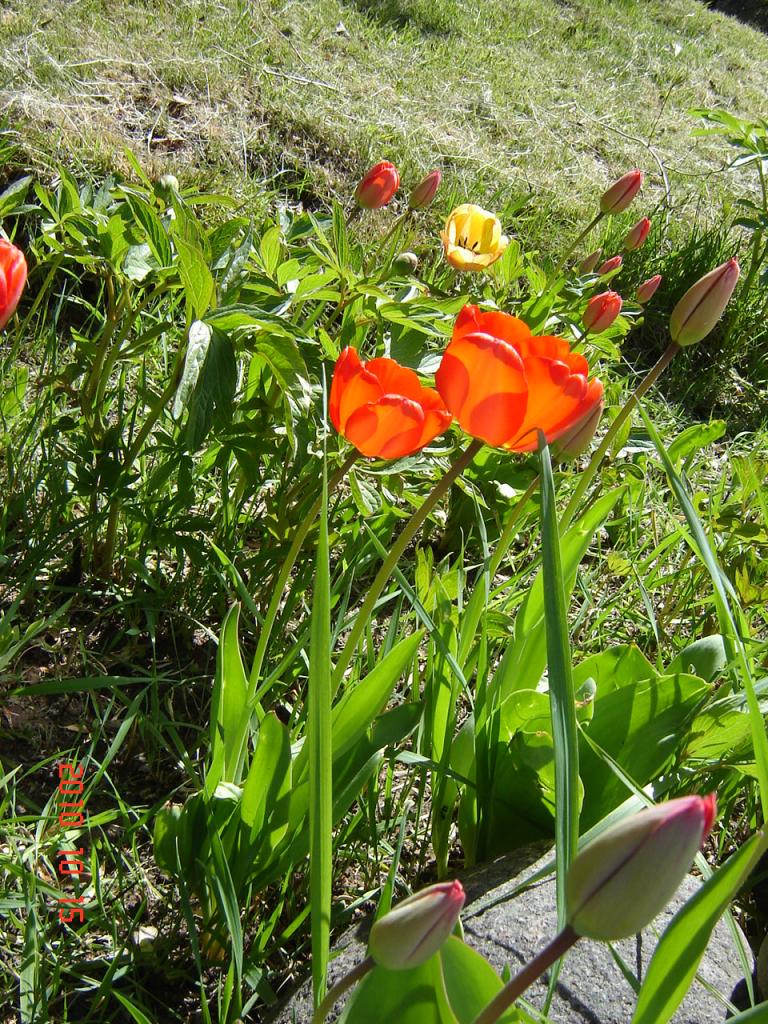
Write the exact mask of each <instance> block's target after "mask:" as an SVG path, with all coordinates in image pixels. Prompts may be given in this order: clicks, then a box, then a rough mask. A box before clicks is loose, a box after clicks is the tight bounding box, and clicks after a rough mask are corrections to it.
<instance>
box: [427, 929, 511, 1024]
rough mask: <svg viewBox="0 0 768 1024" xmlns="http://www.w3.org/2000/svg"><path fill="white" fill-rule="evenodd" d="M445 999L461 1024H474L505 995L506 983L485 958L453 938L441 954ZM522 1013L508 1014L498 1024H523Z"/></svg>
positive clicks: (504, 1014) (444, 946)
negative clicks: (504, 986) (488, 1006)
mask: <svg viewBox="0 0 768 1024" xmlns="http://www.w3.org/2000/svg"><path fill="white" fill-rule="evenodd" d="M438 956H439V958H440V964H441V967H442V974H443V984H444V988H445V995H446V999H447V1001H448V1005H449V1006H450V1008H451V1011H452V1013H453V1015H454V1017H455V1018H456V1020H457V1021H458V1024H472V1022H473V1021H474V1019H475V1017H477V1015H478V1014H479V1013H480V1011H481V1010H482V1009H483V1008H484V1007H485V1006H487V1005H488V1003H490V1001H491V1000H492V999H493V998H495V996H496V995H497V994H498V992H500V991H501V988H502V981H501V978H500V977H499V976H498V974H497V973H496V971H494V969H493V968H492V967H491V965H490V964H489V963H488V961H487V960H486V959H485V957H483V956H481V955H480V953H477V952H476V951H475V950H474V949H472V948H471V947H470V946H468V945H467V944H466V943H465V942H462V941H461V940H460V939H458V938H456V936H455V935H451V936H450V937H449V938H448V939H447V940H446V942H445V944H444V945H443V946H442V947H441V949H440V952H439V953H438ZM522 1020H523V1017H522V1016H521V1014H520V1012H519V1011H518V1010H516V1009H514V1008H511V1009H509V1010H506V1011H505V1012H504V1013H503V1014H502V1015H501V1016H500V1017H498V1018H497V1021H498V1024H514V1022H516V1021H522Z"/></svg>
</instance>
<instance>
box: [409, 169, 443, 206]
mask: <svg viewBox="0 0 768 1024" xmlns="http://www.w3.org/2000/svg"><path fill="white" fill-rule="evenodd" d="M442 178H443V175H442V174H441V172H440V171H430V172H429V174H428V175H427V176H426V178H422V180H421V181H420V182H419V184H418V185H417V186H416V187H415V188H414V190H413V192H411V195H410V198H409V199H408V209H409V210H423V209H425V208H426V207H427V206H429V204H430V203H431V202H432V200H433V199H434V198H435V195H436V194H437V190H438V189H439V188H440V182H441V181H442Z"/></svg>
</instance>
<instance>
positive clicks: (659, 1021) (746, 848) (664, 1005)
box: [632, 832, 768, 1024]
mask: <svg viewBox="0 0 768 1024" xmlns="http://www.w3.org/2000/svg"><path fill="white" fill-rule="evenodd" d="M767 846H768V835H767V834H765V833H763V832H758V833H756V834H755V835H754V836H752V837H751V838H750V839H748V840H747V842H746V843H744V845H743V846H742V847H741V849H740V850H737V851H736V853H734V854H733V856H732V857H730V858H729V859H728V860H727V861H726V863H725V864H724V865H723V866H722V867H721V868H720V869H719V870H717V871H716V872H715V873H714V874H713V875H712V876H711V877H710V878H708V879H707V881H706V882H704V884H703V885H702V887H701V888H700V889H699V891H698V892H697V893H696V894H695V895H694V896H692V897H691V898H690V899H689V900H688V901H687V903H686V904H685V905H684V906H683V907H682V908H681V909H680V910H678V912H677V913H676V914H675V916H674V917H673V918H672V920H671V921H670V922H669V924H668V925H667V927H666V929H665V931H664V934H663V935H662V937H661V939H660V940H659V944H658V946H657V947H656V949H655V951H654V954H653V957H652V959H651V962H650V964H649V965H648V972H647V974H646V976H645V981H644V982H643V987H642V988H641V989H640V995H639V997H638V1000H637V1007H636V1008H635V1015H634V1017H633V1018H632V1024H666V1022H667V1021H668V1020H669V1019H670V1018H671V1017H672V1015H673V1014H674V1012H675V1010H676V1009H677V1007H678V1006H679V1005H680V1003H681V1002H682V1000H683V997H684V996H685V993H686V992H687V991H688V989H689V988H690V985H691V982H692V981H693V978H694V975H695V974H696V968H697V967H698V965H699V961H700V960H701V958H702V956H703V955H704V950H705V949H706V946H707V943H708V942H709V937H710V935H711V934H712V930H713V929H714V927H715V925H716V924H717V921H718V919H719V918H720V916H721V915H722V914H723V912H724V911H725V909H726V908H727V906H728V904H729V902H730V900H731V899H732V898H733V897H734V895H735V894H736V893H737V892H738V891H739V889H740V888H741V886H742V885H743V884H744V881H745V879H746V878H747V876H748V875H749V873H750V871H751V870H752V868H753V867H754V866H755V864H756V863H757V861H758V860H759V858H760V857H761V856H762V854H763V852H764V851H765V849H766V847H767Z"/></svg>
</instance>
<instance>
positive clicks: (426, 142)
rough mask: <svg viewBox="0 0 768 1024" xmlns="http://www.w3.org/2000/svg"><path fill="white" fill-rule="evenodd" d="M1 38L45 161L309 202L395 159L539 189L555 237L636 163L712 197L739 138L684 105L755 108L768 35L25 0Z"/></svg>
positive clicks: (464, 8)
mask: <svg viewBox="0 0 768 1024" xmlns="http://www.w3.org/2000/svg"><path fill="white" fill-rule="evenodd" d="M0 43H2V44H3V51H4V54H5V75H4V77H3V79H2V80H0V106H2V107H4V108H5V109H6V110H8V111H9V112H10V114H11V117H12V119H13V121H15V122H16V123H18V124H20V125H21V126H23V135H24V141H25V148H26V152H27V155H28V157H29V159H30V161H31V162H33V163H35V164H36V165H37V166H38V167H40V168H42V169H46V168H51V167H52V166H53V165H54V164H55V162H56V160H57V159H66V160H68V161H69V162H70V163H72V164H74V165H75V166H77V165H78V164H85V165H87V166H89V167H90V168H93V167H96V168H99V169H103V168H104V167H109V166H114V165H115V163H117V164H118V165H119V164H120V157H119V153H120V149H121V147H122V146H124V145H129V146H130V147H131V148H132V149H134V151H135V152H136V153H137V155H138V156H139V157H140V159H141V160H142V161H143V162H144V163H145V164H146V166H147V167H148V169H149V170H150V171H151V172H152V173H162V171H164V170H173V171H174V172H176V173H179V172H180V171H181V172H182V173H183V174H184V175H185V176H186V179H187V180H189V179H190V178H191V179H193V180H194V179H201V180H204V181H205V182H206V184H210V183H211V181H214V182H215V183H216V184H218V185H226V186H227V187H229V188H234V189H236V190H237V191H238V192H239V193H240V194H241V195H243V196H244V197H245V198H250V199H253V198H254V197H255V196H256V195H257V194H258V193H259V191H261V190H263V189H264V188H266V187H269V188H272V187H278V188H280V187H284V186H288V187H293V188H295V189H297V190H298V191H299V192H300V193H303V198H305V199H306V198H311V196H312V194H313V193H317V192H319V193H321V194H323V195H324V196H327V195H328V194H329V193H331V192H333V191H339V192H340V193H341V194H348V191H349V185H350V181H353V180H354V178H355V177H356V175H357V174H358V173H359V170H360V168H361V167H362V166H364V165H365V163H366V162H367V161H369V160H373V159H376V158H380V157H382V156H386V157H390V158H394V159H396V160H397V161H398V162H399V163H400V164H401V165H402V167H403V170H404V171H405V172H406V174H407V175H409V176H410V177H411V178H413V177H415V175H416V174H418V173H420V172H421V171H422V170H424V169H426V168H428V167H430V166H431V165H433V164H439V165H441V166H442V167H444V168H445V169H446V170H447V171H448V172H449V175H450V177H451V178H452V179H453V183H454V185H455V190H456V194H457V195H461V196H468V195H471V196H472V197H473V198H477V199H485V200H486V201H495V202H498V203H501V201H502V200H503V199H504V198H507V197H508V196H510V195H513V194H520V193H521V192H526V191H530V192H532V193H535V194H536V195H537V197H538V198H537V204H536V205H537V208H539V210H541V211H544V214H543V219H540V224H539V227H540V229H541V230H540V232H539V234H540V237H541V239H542V241H543V242H544V243H546V238H547V236H548V234H549V233H550V232H551V222H552V220H553V219H554V221H555V222H558V221H560V220H571V219H572V218H573V217H574V216H575V215H581V214H582V213H583V212H585V211H586V210H587V209H588V208H589V207H590V206H591V204H592V202H593V197H594V192H595V190H596V188H601V187H603V186H604V185H605V184H606V183H607V182H608V181H609V180H610V179H611V178H613V177H614V176H616V175H617V174H618V173H620V172H621V171H623V170H625V169H626V168H627V167H628V166H631V165H635V164H637V165H640V166H643V167H646V168H648V170H649V171H650V172H651V178H650V181H649V189H648V193H647V198H648V199H649V200H650V201H651V202H653V200H654V199H660V198H661V197H662V196H663V195H664V192H665V189H666V181H669V182H671V185H672V187H673V192H674V195H675V197H676V201H677V202H678V203H680V202H683V201H685V202H691V203H693V204H698V203H699V202H700V201H703V203H704V204H705V207H707V208H717V207H718V206H719V205H720V203H721V201H722V199H723V197H724V196H726V195H727V189H728V182H727V180H724V179H723V177H722V176H721V175H718V174H716V173H714V172H716V170H717V168H719V167H720V165H721V164H722V151H721V150H720V149H718V148H717V146H716V144H715V143H713V142H710V141H708V140H707V141H705V140H696V141H693V140H692V139H691V137H690V130H691V128H692V127H693V124H694V122H693V119H692V118H691V117H690V116H689V115H688V114H687V110H688V109H689V108H690V107H692V106H724V107H727V108H728V109H731V110H733V111H735V112H737V113H740V114H743V115H746V116H757V115H758V114H759V113H760V112H761V110H762V105H763V103H764V95H765V82H766V80H768V40H766V38H765V37H764V36H762V35H761V34H760V33H759V32H757V31H756V30H754V29H751V28H749V27H747V26H745V25H742V24H740V23H739V22H737V21H735V20H734V19H732V18H727V17H725V16H723V15H719V14H716V13H713V12H711V11H709V10H708V9H707V8H706V7H704V6H703V5H702V4H701V3H699V2H697V0H655V2H647V3H642V4H641V3H637V2H635V0H589V2H587V0H557V2H555V0H517V2H515V3H514V4H512V3H505V2H502V0H484V2H483V3H481V4H476V5H470V4H467V3H463V2H460V0H441V3H439V4H435V3H432V2H428V0H410V2H409V3H408V4H405V3H403V2H402V0H346V2H342V0H287V2H269V0H238V2H235V0H229V2H213V0H179V2H169V0H156V2H153V3H149V2H146V0H126V2H124V3H117V2H115V0H79V2H77V3H73V2H71V0H54V2H53V3H50V2H45V3H44V2H43V0H24V3H22V2H21V0H12V2H11V4H10V6H9V7H8V8H7V9H6V11H5V12H4V14H3V15H2V16H1V18H0ZM665 179H666V180H665ZM548 225H549V226H548Z"/></svg>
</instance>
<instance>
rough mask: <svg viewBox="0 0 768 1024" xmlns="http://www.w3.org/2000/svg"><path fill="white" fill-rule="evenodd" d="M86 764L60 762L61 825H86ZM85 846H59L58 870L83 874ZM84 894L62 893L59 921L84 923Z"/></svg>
mask: <svg viewBox="0 0 768 1024" xmlns="http://www.w3.org/2000/svg"><path fill="white" fill-rule="evenodd" d="M84 771H85V766H84V765H82V764H74V763H72V762H69V761H65V762H64V763H63V764H60V765H59V787H58V793H57V795H58V812H59V816H58V820H59V825H60V826H61V828H63V829H64V828H77V827H78V826H79V825H84V824H85V822H86V816H85V811H84V805H85V801H84V800H83V790H84V788H85V787H84V783H83V775H84ZM84 852H85V850H84V847H82V846H81V847H79V848H78V849H75V850H65V849H60V850H59V852H58V853H57V855H56V856H57V858H58V870H59V874H61V875H64V876H67V877H70V878H71V876H72V875H75V876H78V877H79V876H80V875H81V874H82V873H83V872H84V871H85V860H84V857H83V855H84ZM83 902H84V899H83V897H82V896H61V897H60V898H59V921H61V922H62V923H63V924H75V923H80V924H84V923H85V908H84V907H83V905H82V904H83Z"/></svg>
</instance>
